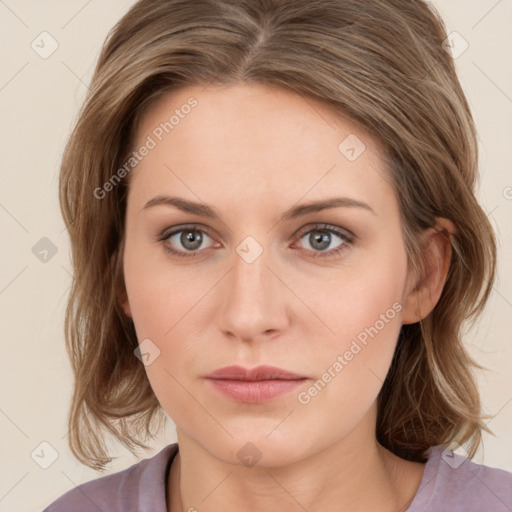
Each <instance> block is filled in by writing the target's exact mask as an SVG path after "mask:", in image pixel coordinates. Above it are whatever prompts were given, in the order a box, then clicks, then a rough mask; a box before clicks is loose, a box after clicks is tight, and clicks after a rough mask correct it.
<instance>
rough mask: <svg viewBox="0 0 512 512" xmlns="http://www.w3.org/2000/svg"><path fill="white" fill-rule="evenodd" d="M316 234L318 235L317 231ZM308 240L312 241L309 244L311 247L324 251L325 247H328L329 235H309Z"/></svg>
mask: <svg viewBox="0 0 512 512" xmlns="http://www.w3.org/2000/svg"><path fill="white" fill-rule="evenodd" d="M317 233H319V232H318V231H317ZM310 238H311V239H312V241H313V242H312V243H311V246H312V247H314V248H316V249H326V248H327V247H329V241H330V234H329V233H323V234H320V235H311V237H310ZM317 244H318V245H317Z"/></svg>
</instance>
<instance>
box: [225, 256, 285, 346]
mask: <svg viewBox="0 0 512 512" xmlns="http://www.w3.org/2000/svg"><path fill="white" fill-rule="evenodd" d="M253 249H254V248H253ZM271 260H272V258H271V257H270V255H269V253H268V251H266V250H263V252H262V253H261V254H259V256H257V257H256V259H254V260H253V261H251V258H250V257H249V258H248V257H247V255H246V254H245V253H244V252H243V251H240V253H238V252H235V254H234V256H233V266H232V268H231V271H230V272H229V273H228V275H227V276H226V277H225V279H224V280H223V284H222V287H221V288H220V294H221V295H222V296H221V297H220V301H219V303H220V304H221V306H220V309H219V310H218V312H217V321H218V327H219V329H220V330H221V331H222V332H223V333H224V334H225V335H226V336H229V337H231V338H232V339H237V340H240V341H245V342H254V341H256V340H260V339H268V338H269V337H276V336H278V335H279V333H281V332H283V331H284V330H285V329H286V327H287V325H288V322H289V309H288V306H289V301H290V300H291V299H290V296H291V295H292V294H291V292H290V291H289V290H288V289H287V288H286V286H285V285H284V284H283V279H280V276H279V266H278V265H277V264H276V263H275V262H272V261H271ZM284 281H285V280H284Z"/></svg>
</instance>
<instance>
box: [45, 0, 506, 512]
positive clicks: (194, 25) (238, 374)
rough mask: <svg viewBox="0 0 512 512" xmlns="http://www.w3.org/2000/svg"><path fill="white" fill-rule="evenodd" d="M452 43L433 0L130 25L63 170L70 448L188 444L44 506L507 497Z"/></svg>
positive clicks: (351, 1)
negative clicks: (170, 435)
mask: <svg viewBox="0 0 512 512" xmlns="http://www.w3.org/2000/svg"><path fill="white" fill-rule="evenodd" d="M446 37H447V36H446V32H445V29H444V26H443V24H442V21H441V19H440V17H439V16H438V15H437V13H436V12H435V11H434V10H433V9H432V8H431V7H430V6H428V5H427V4H426V3H424V2H422V1H419V0H416V1H410V0H408V1H405V0H377V1H374V2H364V1H362V0H347V1H340V0H313V1H311V0H299V1H293V2H291V1H283V0H258V1H255V0H242V1H236V2H235V1H230V0H203V1H199V2H188V1H183V0H172V1H162V0H159V1H157V0H151V1H150V0H142V1H139V2H137V3H136V4H135V5H134V6H133V7H132V8H131V9H130V11H129V12H128V13H127V14H126V15H125V16H124V17H123V18H122V19H121V20H120V22H119V23H118V24H117V25H116V27H115V28H114V29H113V31H112V32H111V34H110V36H109V38H108V40H107V41H106V43H105V46H104V48H103V51H102V53H101V56H100V58H99V62H98V65H97V68H96V72H95V74H94V77H93V80H92V84H91V87H90V91H89V95H88V97H87V99H86V102H85V104H84V107H83V109H82V111H81V113H80V117H79V120H78V123H77V125H76V127H75V129H74V131H73V133H72V135H71V138H70V140H69V143H68V145H67V148H66V151H65V154H64V158H63V162H62V169H61V181H60V192H61V196H60V199H61V207H62V212H63V216H64V219H65V221H66V224H67V226H68V230H69V234H70V240H71V246H72V250H73V265H74V270H75V273H74V275H75V280H74V285H73V289H72V291H71V295H70V299H69V304H68V310H67V317H66V336H67V343H68V350H69V354H70V356H71V361H72V365H73V369H74V374H75V389H74V395H73V403H72V408H71V411H70V416H69V423H70V437H69V439H70V447H71V449H72V451H73V453H74V454H75V456H76V457H77V458H78V459H79V460H80V461H81V462H83V463H84V464H87V465H89V466H90V467H92V468H95V469H102V468H103V467H104V466H105V464H107V463H108V462H109V460H110V459H109V457H108V452H107V449H106V445H105V441H104V438H103V434H102V432H103V431H104V430H106V431H108V432H110V433H111V434H113V435H114V436H115V437H116V438H117V439H118V440H119V441H121V442H122V443H123V444H124V445H125V446H126V447H127V448H128V449H130V450H132V451H134V450H135V449H136V448H137V447H145V445H144V442H143V440H142V438H141V437H142V434H144V437H145V439H147V436H148V435H149V436H150V437H152V436H154V435H156V433H157V432H158V430H159V427H160V426H161V423H162V421H163V420H165V417H166V415H168V416H169V417H170V418H171V419H172V420H173V422H174V423H175V424H176V428H177V437H178V443H176V444H171V445H169V446H167V447H166V448H165V449H163V450H162V451H161V452H160V453H158V454H157V455H155V456H154V457H152V458H149V459H145V460H143V461H141V462H139V463H138V464H136V465H134V466H132V467H131V468H128V469H127V470H124V471H121V472H118V473H115V474H113V475H109V476H106V477H102V478H99V479H97V480H94V481H92V482H88V483H86V484H83V485H81V486H79V487H78V488H76V489H72V490H70V491H69V492H68V493H66V494H65V495H64V496H62V497H61V498H59V499H58V500H57V501H55V502H54V503H53V504H51V505H50V506H49V507H48V508H47V509H46V510H47V511H48V512H56V511H59V510H81V511H82V510H83V511H85V510H87V511H88V510H97V509H99V510H109V511H127V510H152V511H159V512H164V511H171V512H175V511H184V510H188V511H193V510H198V511H203V510H204V511H217V510H222V511H230V510H248V511H249V510H251V511H268V510H287V511H296V510H297V511H299V510H301V511H303V510H308V511H315V510H322V511H325V510H332V511H339V510H350V511H354V510H365V511H367V510H372V511H373V510H378V511H383V512H387V511H390V512H391V511H399V510H400V511H405V510H408V511H410V512H419V511H420V510H433V511H440V510H450V511H451V510H464V511H468V510H475V511H476V510H493V511H498V510H509V509H510V508H511V507H512V474H511V473H509V472H506V471H503V470H499V469H495V468H490V467H487V466H483V465H478V464H476V463H474V462H472V461H471V460H470V459H471V458H472V457H473V455H474V453H475V451H476V449H477V448H478V445H479V443H480V442H481V431H482V429H483V430H486V431H488V432H490V430H489V429H488V428H487V427H486V425H485V423H484V416H483V415H482V413H481V405H480V399H479V394H478V389H477V387H476V384H475V381H474V377H473V374H472V372H471V370H472V367H476V368H480V366H479V365H478V364H477V363H476V362H474V361H473V360H472V359H471V358H470V357H469V355H468V354H467V352H466V351H465V348H464V346H463V343H462V339H461V335H460V330H461V326H462V325H463V322H465V321H467V320H471V319H474V318H476V317H477V315H478V313H480V312H481V311H482V309H483V307H484V305H485V302H486V300H487V298H488V296H489V293H490V291H491V288H492V283H493V279H494V274H495V259H496V248H495V238H494V234H493V231H492V228H491V225H490V224H489V222H488V220H487V218H486V215H485V213H484V212H483V210H482V208H481V207H480V206H479V205H478V203H477V201H476V199H475V195H474V185H475V179H476V176H477V144H476V135H475V129H474V125H473V121H472V117H471V113H470V111H469V108H468V104H467V102H466V99H465V97H464V93H463V91H462V89H461V87H460V84H459V81H458V79H457V76H456V73H455V70H454V65H453V62H452V59H451V56H450V55H449V54H448V53H446V52H445V50H444V49H443V41H445V40H446ZM444 46H446V45H444ZM457 446H458V447H460V448H461V449H462V448H463V449H465V450H466V449H467V453H468V457H467V458H464V457H462V456H461V455H458V454H454V453H453V451H452V448H453V447H457ZM134 453H135V451H134Z"/></svg>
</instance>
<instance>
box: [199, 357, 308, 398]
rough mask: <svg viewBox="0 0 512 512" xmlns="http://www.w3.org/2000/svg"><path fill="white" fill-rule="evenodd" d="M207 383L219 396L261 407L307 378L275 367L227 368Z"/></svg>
mask: <svg viewBox="0 0 512 512" xmlns="http://www.w3.org/2000/svg"><path fill="white" fill-rule="evenodd" d="M205 378H206V380H207V381H208V382H209V383H210V384H211V385H212V387H213V388H214V389H215V390H216V391H218V392H220V393H221V394H223V395H225V396H227V397H228V398H231V399H233V400H235V401H237V402H245V403H252V404H257V403H262V402H267V401H269V400H272V399H273V398H276V397H278V396H281V395H283V394H286V393H290V392H291V391H293V390H294V389H296V388H297V387H298V386H301V385H302V384H303V383H304V381H305V380H308V377H306V376H304V375H299V374H297V373H292V372H289V371H287V370H283V369H282V368H278V367H276V366H257V367H255V368H251V369H246V368H242V367H241V366H226V367H224V368H219V369H218V370H215V371H214V372H212V373H210V374H208V375H207V376H206V377H205Z"/></svg>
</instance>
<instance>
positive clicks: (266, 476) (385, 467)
mask: <svg viewBox="0 0 512 512" xmlns="http://www.w3.org/2000/svg"><path fill="white" fill-rule="evenodd" d="M178 441H179V452H178V454H177V455H176V457H175V459H174V462H173V464H172V467H171V474H170V476H169V482H168V489H169V493H168V494H169V496H170V502H169V504H168V510H169V511H170V512H184V511H187V512H188V511H196V510H197V511H199V510H200V511H205V512H206V511H208V512H217V511H218V512H220V511H222V512H231V511H237V512H240V511H244V510H251V511H255V512H259V511H261V512H263V511H268V510H273V509H275V507H276V503H278V504H279V508H280V509H285V510H287V511H290V512H304V510H309V511H315V510H322V511H328V510H336V511H350V512H355V511H367V510H379V511H382V512H388V511H389V512H398V511H405V510H407V508H408V507H409V505H410V503H411V502H412V500H413V499H414V495H415V494H416V491H417V489H418V487H419V485H420V482H421V478H422V475H423V470H424V464H420V463H415V462H409V461H405V460H403V459H400V458H399V457H396V456H395V455H393V454H392V453H391V452H389V451H388V450H386V449H385V448H383V447H382V446H381V445H380V444H379V443H378V442H377V441H376V440H373V441H371V442H370V441H369V442H368V443H366V444H360V443H354V442H353V440H352V439H348V438H346V439H344V440H342V441H340V442H338V443H337V444H335V445H334V446H331V447H329V448H328V449H326V450H323V451H321V452H319V453H316V454H315V455H313V456H311V457H308V458H307V459H302V460H300V461H299V462H296V463H293V464H288V465H282V466H278V467H265V466H255V467H252V468H246V467H243V466H239V465H234V464H230V463H227V462H225V461H222V460H219V459H218V458H215V457H214V456H212V455H211V454H210V453H209V452H208V451H206V450H205V449H204V448H203V447H202V446H200V445H198V444H197V443H196V442H195V441H194V440H192V439H191V438H189V437H187V436H186V435H183V434H181V433H180V432H178Z"/></svg>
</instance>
